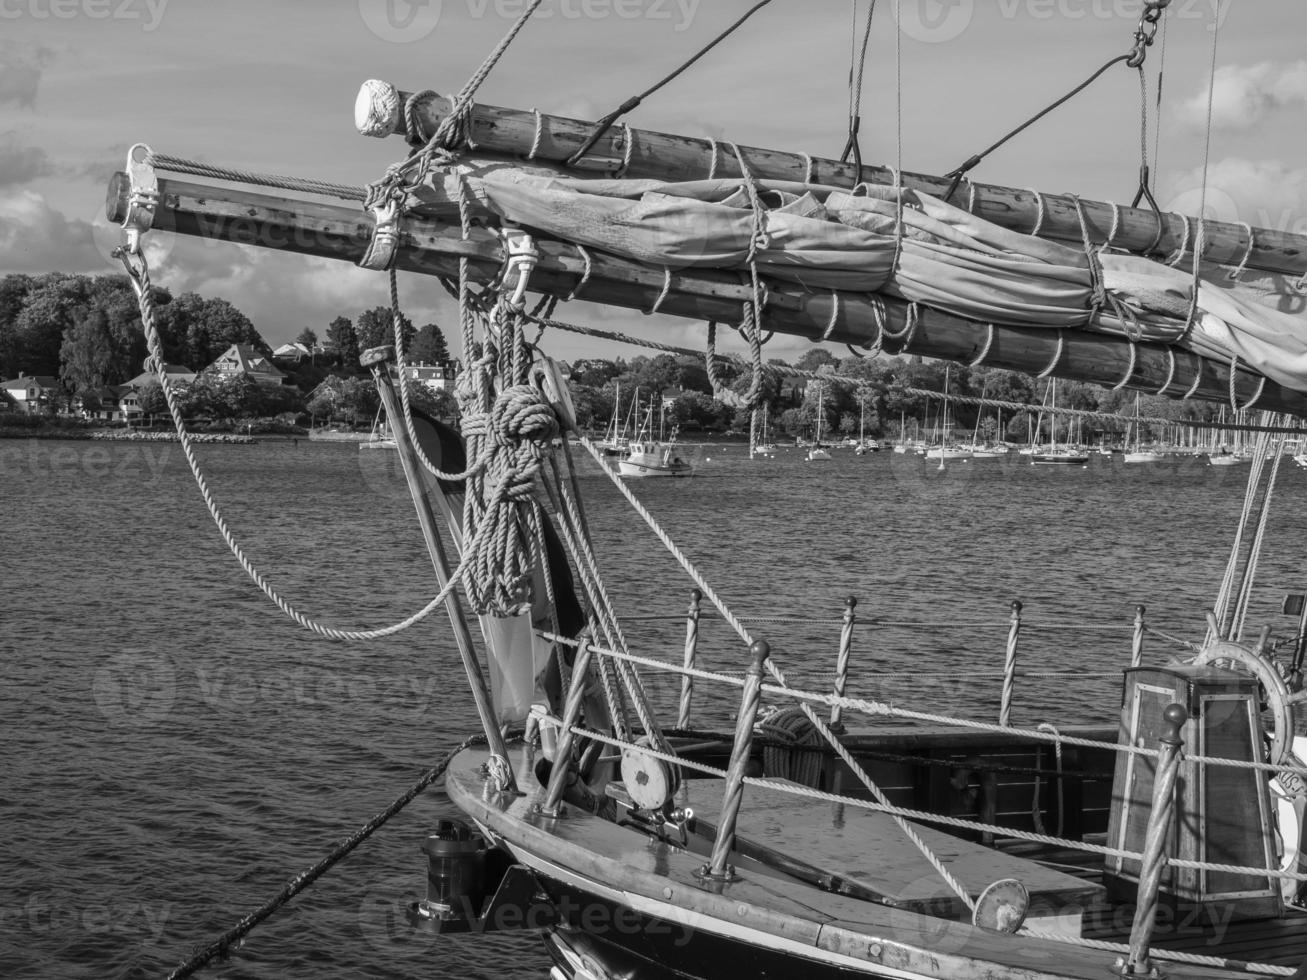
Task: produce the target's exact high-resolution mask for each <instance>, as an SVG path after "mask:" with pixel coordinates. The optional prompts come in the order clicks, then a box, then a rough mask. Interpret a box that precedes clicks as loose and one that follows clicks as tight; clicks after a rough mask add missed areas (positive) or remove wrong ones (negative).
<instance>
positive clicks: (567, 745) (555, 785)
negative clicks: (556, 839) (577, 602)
mask: <svg viewBox="0 0 1307 980" xmlns="http://www.w3.org/2000/svg"><path fill="white" fill-rule="evenodd" d="M589 673H590V641H589V640H588V639H586V638H584V637H583V638H582V639H581V641H580V642H579V643H578V644H577V646H576V659H574V660H573V661H572V686H571V687H570V688H568V690H567V703H566V704H565V705H564V706H563V729H562V731H561V732H559V734H558V747H557V748H556V749H555V750H554V765H553V768H552V769H550V771H549V786H548V788H546V790H545V800H544V802H543V803H541V804H540V813H542V814H544V815H545V816H547V817H557V816H561V815H562V799H563V790H564V789H566V788H567V773H568V768H569V763H570V762H571V759H572V749H573V747H574V745H575V743H576V733H575V732H574V731H573V729H574V728H575V727H576V723H577V721H578V720H579V719H580V717H581V702H582V700H583V699H584V695H585V682H586V677H587V676H588V675H589Z"/></svg>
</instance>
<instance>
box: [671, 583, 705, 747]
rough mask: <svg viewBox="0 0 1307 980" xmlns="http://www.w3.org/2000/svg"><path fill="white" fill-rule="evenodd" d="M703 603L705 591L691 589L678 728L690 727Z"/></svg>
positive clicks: (687, 614)
mask: <svg viewBox="0 0 1307 980" xmlns="http://www.w3.org/2000/svg"><path fill="white" fill-rule="evenodd" d="M702 603H703V593H702V592H701V591H699V590H698V589H691V590H690V609H689V612H687V613H686V616H685V660H684V663H685V669H686V673H684V674H682V675H681V709H680V711H679V712H677V715H676V727H677V728H689V727H690V699H691V698H692V697H693V696H694V675H693V674H690V673H689V671H692V670H694V667H695V661H696V660H697V658H698V655H699V608H700V606H701V605H702Z"/></svg>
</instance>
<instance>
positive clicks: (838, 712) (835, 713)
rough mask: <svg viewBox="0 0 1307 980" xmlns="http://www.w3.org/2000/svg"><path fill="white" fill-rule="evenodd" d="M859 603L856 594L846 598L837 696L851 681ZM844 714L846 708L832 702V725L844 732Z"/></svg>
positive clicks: (841, 695)
mask: <svg viewBox="0 0 1307 980" xmlns="http://www.w3.org/2000/svg"><path fill="white" fill-rule="evenodd" d="M857 604H858V599H857V597H856V596H849V597H848V598H847V599H845V600H844V625H843V627H842V628H841V629H840V652H839V657H838V659H837V660H836V661H835V696H836V697H837V698H842V697H844V688H845V686H846V685H847V684H848V682H849V654H850V652H852V649H853V626H854V624H855V623H856V622H857V614H856V613H854V611H853V609H854V607H855V606H857ZM843 715H844V708H843V707H842V706H841V705H838V704H832V705H831V708H830V727H831V728H832V729H833V730H834V731H836V732H842V731H843V730H844V726H843V724H842V722H841V718H842V717H843Z"/></svg>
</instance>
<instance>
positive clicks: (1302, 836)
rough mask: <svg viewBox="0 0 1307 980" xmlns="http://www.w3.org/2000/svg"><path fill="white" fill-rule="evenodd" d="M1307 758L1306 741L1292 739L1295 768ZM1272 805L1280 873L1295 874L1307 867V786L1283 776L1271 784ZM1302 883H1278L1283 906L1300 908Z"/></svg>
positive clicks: (1299, 779) (1292, 775)
mask: <svg viewBox="0 0 1307 980" xmlns="http://www.w3.org/2000/svg"><path fill="white" fill-rule="evenodd" d="M1304 757H1307V737H1303V736H1301V735H1300V736H1297V737H1296V738H1295V739H1294V744H1293V752H1292V753H1291V754H1290V759H1291V760H1292V762H1293V764H1294V765H1296V766H1300V767H1301V766H1302V765H1303V762H1302V760H1303V758H1304ZM1271 796H1272V798H1273V799H1274V802H1275V820H1276V825H1277V828H1278V831H1279V835H1280V870H1281V871H1298V870H1300V869H1301V867H1303V866H1307V854H1305V851H1307V848H1304V845H1307V819H1304V818H1305V817H1307V783H1304V781H1303V778H1302V777H1301V776H1299V775H1298V774H1297V773H1295V772H1282V773H1280V774H1279V775H1277V776H1276V777H1275V778H1274V779H1272V780H1271ZM1302 890H1303V883H1302V882H1300V881H1295V880H1293V879H1292V878H1282V879H1280V894H1281V897H1283V899H1284V900H1285V901H1286V902H1289V903H1291V904H1294V905H1299V904H1301V902H1300V899H1299V894H1300V893H1301V892H1302Z"/></svg>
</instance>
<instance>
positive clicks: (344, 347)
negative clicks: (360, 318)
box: [327, 316, 360, 371]
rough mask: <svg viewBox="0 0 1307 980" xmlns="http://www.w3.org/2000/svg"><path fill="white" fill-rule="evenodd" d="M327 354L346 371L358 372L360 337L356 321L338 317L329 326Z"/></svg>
mask: <svg viewBox="0 0 1307 980" xmlns="http://www.w3.org/2000/svg"><path fill="white" fill-rule="evenodd" d="M327 354H328V355H330V357H331V358H332V360H334V361H335V362H336V363H337V364H339V365H340V366H341V367H342V368H344V369H345V370H346V371H358V370H360V368H359V337H358V331H356V330H355V329H354V321H353V320H351V319H350V318H349V317H347V316H338V317H336V319H334V320H332V321H331V323H330V324H328V326H327Z"/></svg>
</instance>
